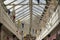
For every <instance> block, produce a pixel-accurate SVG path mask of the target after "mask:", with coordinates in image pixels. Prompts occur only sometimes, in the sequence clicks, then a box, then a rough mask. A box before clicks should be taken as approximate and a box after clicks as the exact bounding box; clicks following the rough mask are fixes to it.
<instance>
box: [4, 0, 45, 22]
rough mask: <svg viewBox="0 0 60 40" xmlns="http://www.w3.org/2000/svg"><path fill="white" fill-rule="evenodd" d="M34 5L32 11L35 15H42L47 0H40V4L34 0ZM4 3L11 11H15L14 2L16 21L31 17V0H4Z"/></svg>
mask: <svg viewBox="0 0 60 40" xmlns="http://www.w3.org/2000/svg"><path fill="white" fill-rule="evenodd" d="M32 2H33V4H32V5H33V7H32V11H33V12H32V13H33V15H35V16H38V15H39V16H41V15H42V13H43V12H44V8H45V4H46V1H45V0H40V4H38V2H37V0H32ZM4 4H5V5H6V7H7V9H10V11H11V12H12V11H13V4H14V6H15V7H14V10H15V14H16V15H15V16H16V21H17V20H21V21H23V20H25V19H29V18H30V9H29V0H6V1H4Z"/></svg>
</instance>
